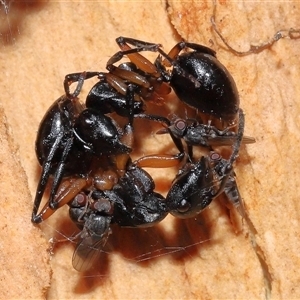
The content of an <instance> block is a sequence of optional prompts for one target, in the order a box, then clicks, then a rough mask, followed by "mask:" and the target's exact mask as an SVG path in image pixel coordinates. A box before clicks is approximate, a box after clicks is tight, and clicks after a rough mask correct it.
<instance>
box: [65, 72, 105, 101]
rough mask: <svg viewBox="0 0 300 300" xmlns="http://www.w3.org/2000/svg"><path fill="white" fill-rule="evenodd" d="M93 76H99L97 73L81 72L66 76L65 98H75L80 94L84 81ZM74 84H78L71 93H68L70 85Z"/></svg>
mask: <svg viewBox="0 0 300 300" xmlns="http://www.w3.org/2000/svg"><path fill="white" fill-rule="evenodd" d="M95 76H99V72H81V73H72V74H68V75H66V76H65V80H64V89H65V93H66V95H67V97H68V98H70V99H72V98H76V97H77V96H78V95H79V94H80V92H81V89H82V86H83V83H84V81H85V80H86V79H89V78H92V77H95ZM74 82H78V84H77V87H76V89H75V90H74V92H73V93H70V85H71V84H72V83H74Z"/></svg>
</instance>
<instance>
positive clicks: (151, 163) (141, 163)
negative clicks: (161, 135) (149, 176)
mask: <svg viewBox="0 0 300 300" xmlns="http://www.w3.org/2000/svg"><path fill="white" fill-rule="evenodd" d="M183 157H184V153H179V154H176V155H168V154H164V155H163V154H158V155H155V154H154V155H146V156H143V157H141V158H139V159H137V160H136V161H134V162H133V164H134V165H136V166H138V167H140V168H170V167H174V166H177V165H178V164H179V163H180V162H181V161H182V159H183Z"/></svg>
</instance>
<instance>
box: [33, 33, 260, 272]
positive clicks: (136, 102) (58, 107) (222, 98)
mask: <svg viewBox="0 0 300 300" xmlns="http://www.w3.org/2000/svg"><path fill="white" fill-rule="evenodd" d="M117 44H118V45H119V47H120V49H121V51H119V52H117V53H116V54H115V55H113V56H112V57H111V58H110V59H109V61H108V62H107V70H108V71H107V72H81V73H74V74H69V75H67V76H66V77H65V81H64V89H65V94H64V95H63V96H62V97H60V98H59V99H58V100H57V101H55V102H54V104H53V105H52V106H51V107H50V108H49V110H48V111H47V113H46V114H45V116H44V118H43V120H42V122H41V124H40V127H39V131H38V135H37V139H36V154H37V157H38V160H39V163H40V164H41V166H42V173H41V177H40V180H39V183H38V186H37V191H36V196H35V200H34V206H33V212H32V222H33V223H40V222H42V221H44V220H45V219H47V218H48V217H50V216H51V215H52V214H53V213H54V212H55V211H56V210H57V209H58V208H60V207H62V206H64V205H65V204H67V205H68V206H69V215H70V218H71V220H72V221H73V222H74V223H75V224H76V225H77V226H78V228H79V229H80V233H79V234H78V236H77V238H78V242H77V246H76V249H75V252H74V255H73V266H74V268H75V269H76V270H78V271H86V270H88V269H90V268H91V267H92V266H93V265H94V263H95V261H96V259H97V258H98V254H99V252H100V251H99V250H101V249H102V248H103V246H104V245H105V243H106V241H107V239H108V237H109V234H110V233H111V224H113V223H115V224H118V225H119V226H124V227H149V226H153V225H155V224H156V223H158V222H160V221H161V220H163V219H164V218H165V217H166V215H167V214H168V213H171V214H172V215H173V216H175V217H178V218H191V217H194V216H196V215H197V214H199V213H200V212H201V211H202V210H203V209H205V208H206V207H207V206H208V205H209V204H210V203H211V201H212V200H213V199H214V198H216V197H217V196H218V195H220V194H221V193H223V192H224V193H225V194H226V196H227V197H228V199H229V201H231V203H232V204H233V205H234V206H235V207H237V209H238V211H239V212H240V214H241V215H242V216H244V208H243V202H242V199H241V196H240V194H239V191H238V187H237V184H236V180H235V173H234V170H233V164H234V162H235V161H236V159H237V157H238V153H239V149H240V145H241V143H253V142H254V141H255V140H254V139H253V138H249V137H243V132H244V114H243V111H242V110H241V109H240V108H239V96H238V91H237V88H236V85H235V82H234V80H233V78H232V76H231V75H230V73H229V72H228V71H227V70H226V68H225V67H224V66H223V65H222V64H221V63H220V62H219V61H218V59H217V58H216V54H215V52H214V51H213V50H211V49H210V48H207V47H205V46H201V45H198V44H192V43H185V42H181V43H178V44H177V45H175V46H174V47H173V49H171V51H170V52H169V53H168V54H167V53H165V52H164V51H163V50H162V47H161V45H160V44H154V43H147V42H143V41H139V40H135V39H131V38H123V37H120V38H118V39H117ZM145 51H151V52H157V53H158V57H157V59H156V60H155V62H154V63H152V62H150V61H149V60H148V59H147V58H145V57H144V56H143V55H141V52H145ZM124 56H126V57H128V59H129V60H130V61H128V62H126V63H122V64H120V65H119V66H115V64H116V63H117V62H118V61H120V60H121V59H122V58H123V57H124ZM92 77H96V78H97V79H98V81H97V83H96V84H95V85H94V86H93V87H92V89H91V90H90V91H89V93H88V95H87V98H86V101H85V104H81V103H80V101H79V98H78V96H79V94H80V92H81V89H82V86H83V84H84V82H85V80H88V79H89V78H92ZM75 82H76V83H77V87H76V89H75V90H74V92H72V93H71V92H70V85H71V84H72V83H75ZM172 90H173V91H174V93H175V94H176V96H177V97H178V99H179V100H180V101H181V102H183V103H184V105H187V106H189V107H190V108H192V109H193V110H194V111H195V112H196V113H197V114H198V113H201V114H204V115H207V116H208V117H209V121H208V122H203V121H202V119H201V118H200V117H199V119H197V120H196V119H193V120H191V119H188V118H186V119H180V118H176V119H174V118H168V117H166V116H160V115H151V114H149V113H148V112H147V109H146V103H147V101H149V100H151V101H154V102H156V101H160V99H163V98H164V97H165V96H166V95H168V94H169V93H170V92H171V91H172ZM111 113H114V114H117V115H119V116H121V117H123V118H124V119H125V120H126V124H125V126H120V125H119V124H118V122H117V121H116V120H115V119H114V118H113V114H111ZM136 118H140V119H144V120H145V122H159V123H161V124H162V129H161V131H160V133H168V134H169V135H170V137H171V139H172V142H174V145H175V146H176V148H177V149H178V154H177V155H168V154H153V155H147V156H143V157H141V158H140V159H138V160H136V161H132V160H131V156H130V153H131V152H132V150H133V148H134V120H135V119H136ZM211 119H217V120H219V121H221V122H222V124H223V127H222V128H221V129H219V128H217V127H216V126H213V125H212V122H211ZM122 127H123V128H122ZM199 146H201V147H205V148H207V149H209V151H208V152H209V153H208V154H207V155H204V156H201V157H200V158H195V157H194V153H193V148H194V147H199ZM217 146H230V147H232V151H231V154H230V157H229V158H227V159H225V158H223V157H222V156H221V155H220V154H218V153H217V152H216V151H214V147H217ZM153 164H155V166H158V167H171V166H176V165H180V168H179V171H178V174H177V176H176V178H175V179H174V180H173V182H172V183H171V187H170V190H169V192H168V193H167V196H166V197H164V196H162V195H161V194H159V193H157V192H155V191H154V190H155V183H154V180H153V179H152V178H151V176H150V175H149V174H148V173H147V172H146V171H145V170H144V169H143V168H144V167H146V166H149V165H150V166H151V165H153ZM47 186H49V188H50V192H49V193H50V195H49V199H48V201H47V203H46V204H45V206H44V207H43V208H42V209H40V211H39V212H38V210H39V207H40V204H41V201H42V198H43V196H44V194H45V191H46V187H47Z"/></svg>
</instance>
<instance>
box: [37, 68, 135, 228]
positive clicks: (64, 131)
mask: <svg viewBox="0 0 300 300" xmlns="http://www.w3.org/2000/svg"><path fill="white" fill-rule="evenodd" d="M94 76H99V73H98V72H84V73H77V74H70V75H67V76H66V78H65V81H64V88H65V92H66V94H65V95H64V96H62V97H60V98H59V99H58V100H57V101H55V102H54V104H53V105H52V106H51V107H50V108H49V110H48V111H47V113H46V114H45V116H44V118H43V120H42V121H41V123H40V127H39V130H38V135H37V139H36V154H37V157H38V160H39V163H40V164H41V165H42V174H41V178H40V181H39V184H38V187H37V192H36V196H35V200H34V207H33V212H32V222H34V223H40V222H41V221H42V220H43V218H42V215H41V214H39V215H37V211H38V208H39V206H40V203H41V200H42V197H43V194H44V192H45V188H46V186H47V183H48V181H49V177H50V175H51V176H53V183H52V185H51V190H50V197H49V207H50V208H51V209H53V210H55V209H56V208H57V205H58V204H57V202H55V201H54V197H55V194H56V192H57V189H58V186H59V184H60V182H61V180H62V178H64V177H66V176H69V175H73V174H81V175H82V176H85V175H86V173H88V172H89V168H90V165H91V163H92V161H93V159H94V157H95V156H96V157H99V156H101V155H122V154H128V153H129V152H131V142H132V122H133V114H134V110H135V108H134V102H135V101H134V99H133V93H134V87H133V86H131V85H128V89H127V93H126V96H124V97H123V96H122V97H123V98H125V100H126V101H127V103H126V107H127V111H128V112H127V115H128V124H127V125H126V126H125V128H124V131H122V130H121V129H120V128H119V126H118V125H117V123H116V122H115V121H114V120H113V119H112V118H110V117H109V116H106V115H105V114H104V113H103V111H101V110H97V109H95V108H94V107H93V106H92V107H89V105H88V104H86V107H87V108H85V106H83V105H82V104H81V103H80V102H79V99H78V97H77V96H78V95H79V93H80V90H81V88H82V85H83V82H84V80H86V79H88V78H91V77H94ZM74 81H78V85H77V88H76V89H75V91H74V93H72V94H71V93H70V91H69V86H70V84H71V83H72V82H74ZM115 95H116V96H117V95H118V93H117V92H115ZM100 100H101V99H100ZM103 102H104V101H103ZM102 106H103V107H104V108H105V102H104V104H102ZM104 108H103V110H104ZM137 111H140V108H139V107H138V109H137Z"/></svg>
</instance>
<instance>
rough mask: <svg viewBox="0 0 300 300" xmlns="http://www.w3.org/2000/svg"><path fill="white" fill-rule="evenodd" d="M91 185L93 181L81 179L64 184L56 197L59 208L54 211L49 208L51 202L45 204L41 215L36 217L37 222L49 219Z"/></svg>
mask: <svg viewBox="0 0 300 300" xmlns="http://www.w3.org/2000/svg"><path fill="white" fill-rule="evenodd" d="M89 184H91V180H90V179H89V178H88V179H84V178H79V179H77V180H72V179H70V180H67V181H65V182H64V183H63V184H61V185H60V187H59V189H58V192H57V195H56V197H55V198H54V199H53V201H54V202H55V203H56V205H57V207H56V208H55V209H52V208H51V207H50V206H49V202H47V203H46V204H45V206H44V207H43V209H42V210H41V211H40V213H39V214H38V215H37V216H36V217H35V218H36V220H37V222H35V223H40V222H42V221H45V220H46V219H48V218H49V217H50V216H51V215H52V214H53V213H54V212H55V211H56V209H57V208H60V207H62V206H64V205H65V204H67V203H69V202H70V201H71V200H72V199H73V198H74V197H75V196H76V195H78V194H79V192H81V191H82V190H83V189H84V188H85V187H86V186H87V185H89Z"/></svg>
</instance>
